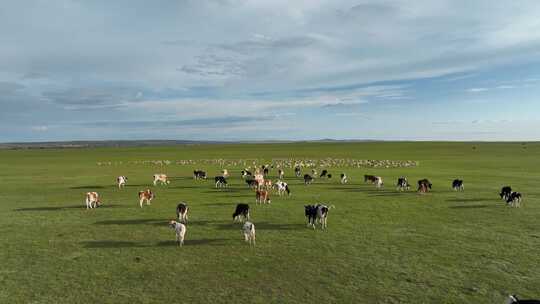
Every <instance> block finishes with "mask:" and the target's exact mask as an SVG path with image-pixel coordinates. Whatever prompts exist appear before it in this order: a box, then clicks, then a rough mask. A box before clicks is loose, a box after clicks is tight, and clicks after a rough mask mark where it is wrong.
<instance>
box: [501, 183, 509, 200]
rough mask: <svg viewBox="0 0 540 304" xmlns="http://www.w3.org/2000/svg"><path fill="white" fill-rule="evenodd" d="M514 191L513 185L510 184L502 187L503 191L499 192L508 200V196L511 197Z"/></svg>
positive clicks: (502, 197)
mask: <svg viewBox="0 0 540 304" xmlns="http://www.w3.org/2000/svg"><path fill="white" fill-rule="evenodd" d="M511 193H512V187H510V186H504V187H502V189H501V193H499V196H500V197H501V199H503V200H505V201H506V200H508V197H510V194H511Z"/></svg>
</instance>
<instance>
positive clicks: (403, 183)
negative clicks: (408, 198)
mask: <svg viewBox="0 0 540 304" xmlns="http://www.w3.org/2000/svg"><path fill="white" fill-rule="evenodd" d="M410 188H411V185H410V184H409V181H408V180H407V178H406V177H404V176H402V177H400V178H398V180H397V190H398V191H403V190H409V189H410Z"/></svg>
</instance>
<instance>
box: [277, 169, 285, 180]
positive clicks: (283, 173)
mask: <svg viewBox="0 0 540 304" xmlns="http://www.w3.org/2000/svg"><path fill="white" fill-rule="evenodd" d="M278 175H279V179H283V177H284V176H285V172H284V171H283V170H281V169H279V170H278Z"/></svg>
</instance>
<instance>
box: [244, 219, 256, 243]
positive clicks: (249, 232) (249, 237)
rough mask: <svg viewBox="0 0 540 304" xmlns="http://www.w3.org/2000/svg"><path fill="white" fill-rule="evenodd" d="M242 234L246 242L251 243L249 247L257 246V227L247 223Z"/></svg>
mask: <svg viewBox="0 0 540 304" xmlns="http://www.w3.org/2000/svg"><path fill="white" fill-rule="evenodd" d="M242 232H243V233H244V240H245V241H246V242H249V245H253V246H255V225H253V223H252V222H245V223H244V227H242Z"/></svg>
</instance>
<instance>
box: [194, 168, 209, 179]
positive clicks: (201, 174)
mask: <svg viewBox="0 0 540 304" xmlns="http://www.w3.org/2000/svg"><path fill="white" fill-rule="evenodd" d="M193 178H194V179H206V172H204V171H202V170H194V171H193Z"/></svg>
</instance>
